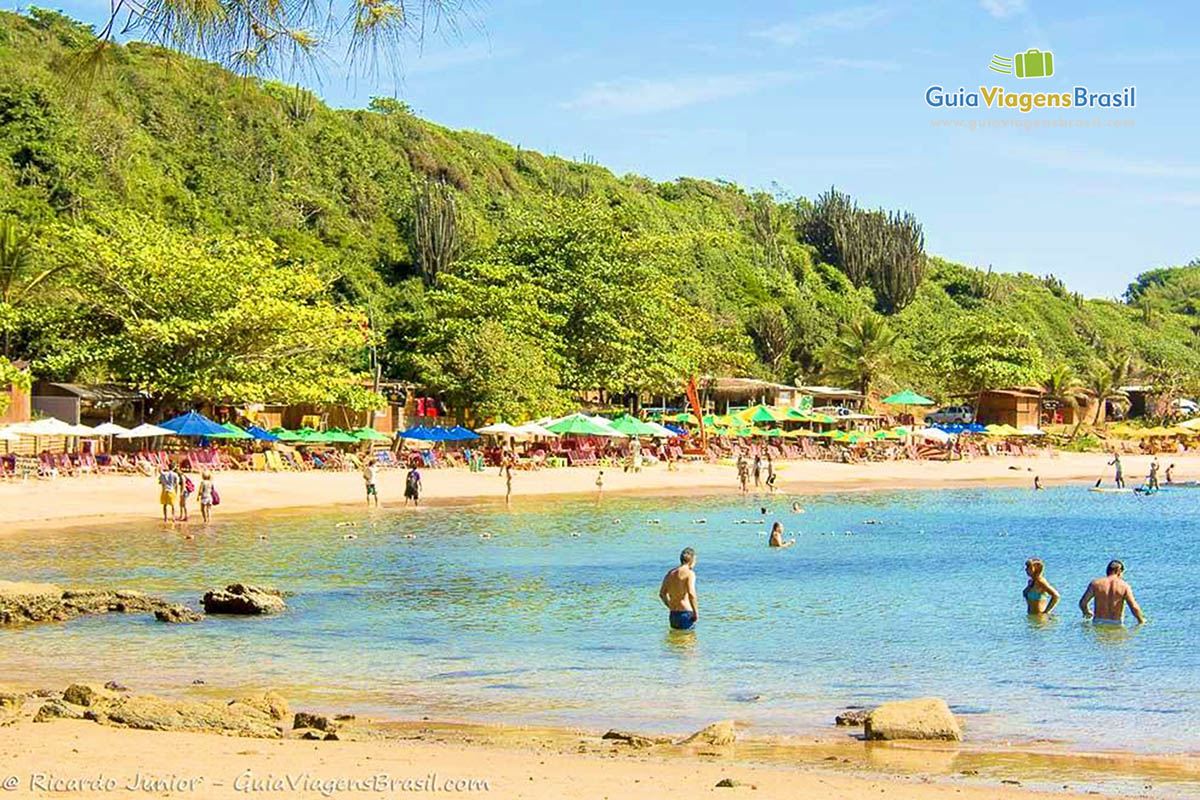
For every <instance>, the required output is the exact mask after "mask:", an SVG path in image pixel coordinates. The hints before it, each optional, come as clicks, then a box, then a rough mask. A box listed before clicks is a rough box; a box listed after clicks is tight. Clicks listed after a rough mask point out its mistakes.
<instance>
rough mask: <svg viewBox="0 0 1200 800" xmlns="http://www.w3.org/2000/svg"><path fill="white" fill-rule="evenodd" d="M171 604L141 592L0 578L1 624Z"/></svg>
mask: <svg viewBox="0 0 1200 800" xmlns="http://www.w3.org/2000/svg"><path fill="white" fill-rule="evenodd" d="M169 606H170V603H168V602H167V601H165V600H161V599H159V598H157V597H149V596H147V595H145V594H142V593H141V592H134V591H128V590H124V589H121V590H115V591H114V590H109V589H88V590H73V589H68V590H66V591H63V590H61V589H59V588H58V587H57V586H54V585H52V584H48V583H11V582H7V581H0V625H25V624H28V623H31V622H63V621H65V620H69V619H73V618H75V617H81V616H84V615H87V614H107V613H110V612H117V613H121V614H135V613H147V614H149V613H151V612H154V611H158V610H159V609H164V608H168V607H169Z"/></svg>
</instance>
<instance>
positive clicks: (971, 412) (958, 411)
mask: <svg viewBox="0 0 1200 800" xmlns="http://www.w3.org/2000/svg"><path fill="white" fill-rule="evenodd" d="M974 421H975V409H973V408H971V407H970V406H946V407H945V408H939V409H938V410H937V411H934V412H932V413H930V414H926V415H925V424H926V425H970V424H971V423H972V422H974Z"/></svg>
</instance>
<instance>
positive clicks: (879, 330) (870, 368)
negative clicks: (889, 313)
mask: <svg viewBox="0 0 1200 800" xmlns="http://www.w3.org/2000/svg"><path fill="white" fill-rule="evenodd" d="M895 344H896V332H895V331H893V330H892V329H891V328H889V327H888V324H887V321H886V320H885V319H884V318H883V317H882V316H880V315H879V314H872V313H870V312H866V313H861V314H858V315H856V316H854V317H853V318H851V319H850V320H849V321H848V322H843V323H841V324H839V325H838V332H837V336H836V337H834V339H833V340H832V341H830V342H829V343H828V344H826V345H825V347H824V348H822V350H821V356H820V358H821V363H822V365H823V366H824V369H825V374H826V375H827V376H828V377H829V378H830V379H831V380H834V381H838V382H842V383H848V384H850V385H852V386H853V387H854V388H855V389H857V390H858V391H860V392H862V394H863V396H864V397H865V396H866V395H867V394H869V393H870V391H871V384H872V383H873V382H874V381H875V379H876V378H878V377H879V376H880V375H881V374H883V373H884V372H886V371H887V370H888V369H890V368H891V367H892V366H894V365H895V362H896V357H895V354H894V352H893V348H894V347H895Z"/></svg>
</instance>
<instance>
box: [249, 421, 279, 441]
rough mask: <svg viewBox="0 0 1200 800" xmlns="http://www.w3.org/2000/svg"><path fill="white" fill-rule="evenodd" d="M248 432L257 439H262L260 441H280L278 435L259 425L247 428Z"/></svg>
mask: <svg viewBox="0 0 1200 800" xmlns="http://www.w3.org/2000/svg"><path fill="white" fill-rule="evenodd" d="M246 433H248V434H250V435H251V436H252V437H254V438H255V439H256V440H257V441H260V442H278V441H280V439H279V436H278V435H276V434H274V433H271V432H270V431H268V430H265V429H263V428H260V427H258V426H257V425H251V426H250V427H249V428H246Z"/></svg>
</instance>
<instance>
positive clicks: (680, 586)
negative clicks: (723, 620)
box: [658, 547, 700, 631]
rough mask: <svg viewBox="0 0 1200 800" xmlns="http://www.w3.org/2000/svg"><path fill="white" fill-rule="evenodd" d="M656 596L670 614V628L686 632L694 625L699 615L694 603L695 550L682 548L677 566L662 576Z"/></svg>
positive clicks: (696, 605)
mask: <svg viewBox="0 0 1200 800" xmlns="http://www.w3.org/2000/svg"><path fill="white" fill-rule="evenodd" d="M658 596H659V599H661V600H662V601H663V605H665V606H666V607H667V608H668V609H669V610H670V612H671V627H672V628H674V629H675V630H677V631H686V630H689V629H690V628H691V627H692V626H693V625H695V624H696V620H698V619H700V613H699V606H698V604H697V603H696V551H695V550H693V549H692V548H690V547H685V548H683V552H682V553H680V554H679V566H678V567H676V568H675V569H673V570H671V571H670V572H668V573H667V574H666V575H664V576H663V579H662V586H660V587H659V588H658Z"/></svg>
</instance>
